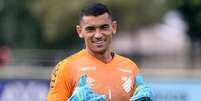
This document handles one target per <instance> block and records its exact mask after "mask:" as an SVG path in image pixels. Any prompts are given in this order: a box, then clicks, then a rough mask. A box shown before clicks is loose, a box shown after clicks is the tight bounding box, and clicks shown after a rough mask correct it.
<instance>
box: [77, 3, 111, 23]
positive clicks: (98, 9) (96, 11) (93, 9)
mask: <svg viewBox="0 0 201 101" xmlns="http://www.w3.org/2000/svg"><path fill="white" fill-rule="evenodd" d="M104 13H108V15H109V17H110V18H111V19H112V15H111V12H110V10H109V9H108V7H107V6H106V5H104V4H102V3H93V4H91V5H88V6H86V7H85V8H83V9H82V10H81V12H80V16H79V20H81V19H82V17H83V16H99V15H102V14H104Z"/></svg>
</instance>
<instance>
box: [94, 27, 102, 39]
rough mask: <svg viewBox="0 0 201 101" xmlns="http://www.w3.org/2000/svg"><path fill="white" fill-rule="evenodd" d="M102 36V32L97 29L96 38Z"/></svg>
mask: <svg viewBox="0 0 201 101" xmlns="http://www.w3.org/2000/svg"><path fill="white" fill-rule="evenodd" d="M102 36H103V33H102V31H101V30H100V29H99V28H97V29H96V32H95V35H94V37H95V38H101V37H102Z"/></svg>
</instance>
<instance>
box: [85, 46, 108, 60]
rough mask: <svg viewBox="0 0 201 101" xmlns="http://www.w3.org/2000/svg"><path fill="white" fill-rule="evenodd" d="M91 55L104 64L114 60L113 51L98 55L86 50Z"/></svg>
mask: <svg viewBox="0 0 201 101" xmlns="http://www.w3.org/2000/svg"><path fill="white" fill-rule="evenodd" d="M86 50H87V51H88V52H89V53H90V54H91V55H93V56H94V57H96V58H97V59H99V60H101V61H102V62H104V63H108V62H110V61H111V60H112V52H111V50H107V51H105V52H100V53H98V52H97V53H96V52H92V51H91V50H89V49H86Z"/></svg>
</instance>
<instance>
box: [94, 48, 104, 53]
mask: <svg viewBox="0 0 201 101" xmlns="http://www.w3.org/2000/svg"><path fill="white" fill-rule="evenodd" d="M106 50H107V49H106V48H96V49H93V52H94V53H99V54H102V53H105V52H106Z"/></svg>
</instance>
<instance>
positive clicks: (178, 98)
mask: <svg viewBox="0 0 201 101" xmlns="http://www.w3.org/2000/svg"><path fill="white" fill-rule="evenodd" d="M146 84H147V85H148V86H150V87H151V88H152V89H153V92H154V96H155V99H154V101H201V96H200V94H201V81H200V80H197V81H196V80H194V81H192V80H184V81H182V80H175V81H171V80H170V81H167V80H152V81H150V82H147V83H146ZM48 89H49V81H48V80H0V101H46V96H47V93H48Z"/></svg>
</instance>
